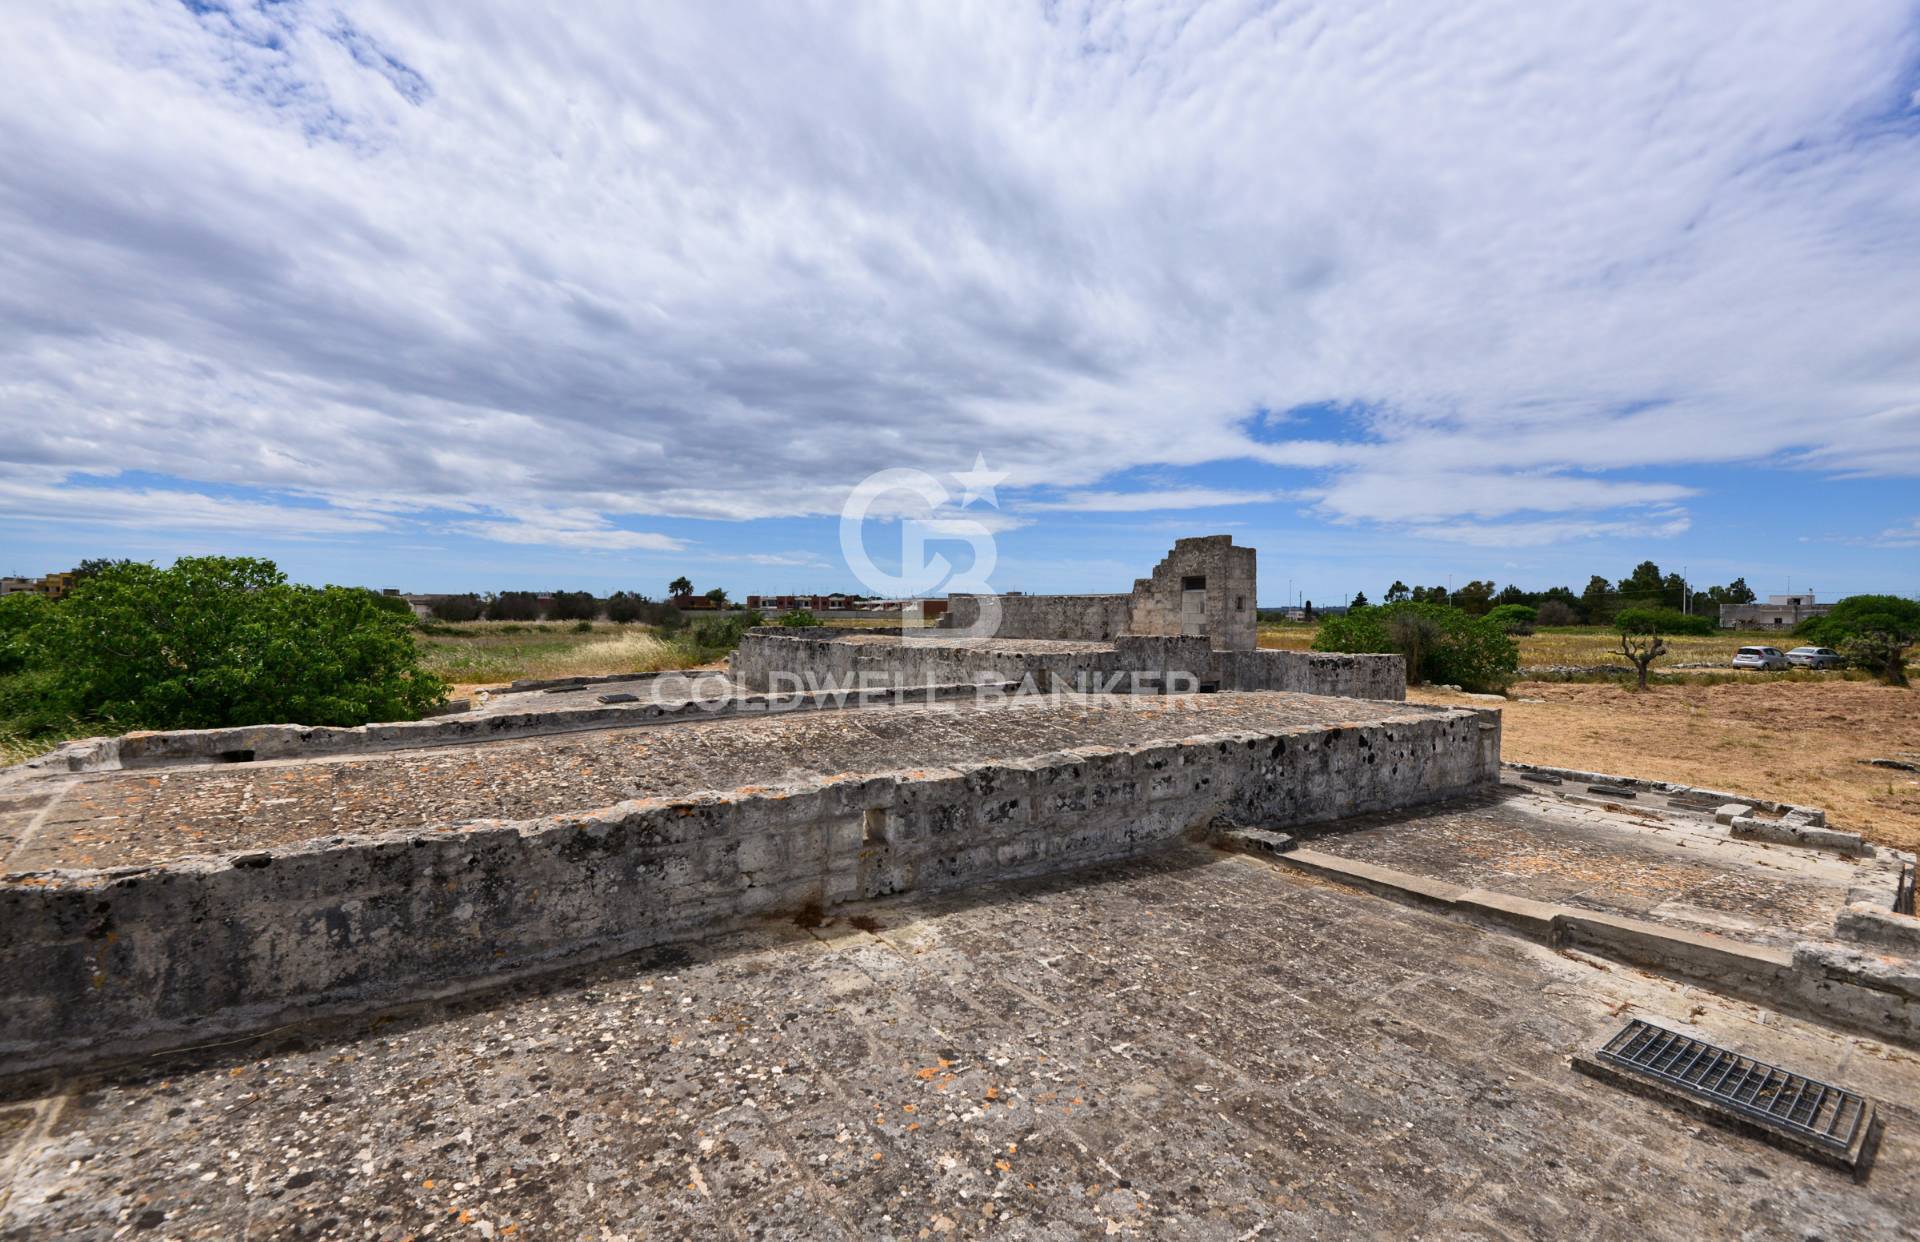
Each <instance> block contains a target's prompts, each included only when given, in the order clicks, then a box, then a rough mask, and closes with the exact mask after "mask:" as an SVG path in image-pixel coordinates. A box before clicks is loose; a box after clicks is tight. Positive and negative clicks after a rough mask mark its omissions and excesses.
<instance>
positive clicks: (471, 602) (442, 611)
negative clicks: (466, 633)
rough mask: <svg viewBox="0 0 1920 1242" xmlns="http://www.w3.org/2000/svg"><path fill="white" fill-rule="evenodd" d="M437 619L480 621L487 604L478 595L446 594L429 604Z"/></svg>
mask: <svg viewBox="0 0 1920 1242" xmlns="http://www.w3.org/2000/svg"><path fill="white" fill-rule="evenodd" d="M427 611H428V612H430V613H432V614H433V619H434V620H435V621H478V620H479V619H480V614H481V613H483V612H485V611H486V605H485V604H484V603H482V602H481V600H480V597H479V596H478V595H444V596H441V597H440V598H439V599H436V600H434V601H433V603H431V604H429V605H428V606H427Z"/></svg>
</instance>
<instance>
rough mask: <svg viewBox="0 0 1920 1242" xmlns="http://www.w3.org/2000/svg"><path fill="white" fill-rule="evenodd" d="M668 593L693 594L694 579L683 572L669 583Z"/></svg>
mask: <svg viewBox="0 0 1920 1242" xmlns="http://www.w3.org/2000/svg"><path fill="white" fill-rule="evenodd" d="M667 594H668V595H691V594H693V582H692V580H691V579H689V578H688V577H687V576H686V575H685V574H681V575H680V576H679V577H678V578H675V579H674V580H673V581H672V582H669V583H667Z"/></svg>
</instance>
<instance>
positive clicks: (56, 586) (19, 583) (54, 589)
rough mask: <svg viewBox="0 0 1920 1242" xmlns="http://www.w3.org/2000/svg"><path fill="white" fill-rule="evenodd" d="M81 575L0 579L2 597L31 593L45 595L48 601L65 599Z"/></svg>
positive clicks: (66, 574)
mask: <svg viewBox="0 0 1920 1242" xmlns="http://www.w3.org/2000/svg"><path fill="white" fill-rule="evenodd" d="M79 580H80V575H79V574H78V573H77V572H76V571H73V570H68V571H67V572H66V573H63V574H48V575H47V576H46V577H44V578H0V595H22V594H27V593H29V592H31V593H32V594H34V595H44V596H46V597H47V598H48V599H64V598H66V594H67V592H68V591H71V590H73V584H74V583H76V582H78V581H79Z"/></svg>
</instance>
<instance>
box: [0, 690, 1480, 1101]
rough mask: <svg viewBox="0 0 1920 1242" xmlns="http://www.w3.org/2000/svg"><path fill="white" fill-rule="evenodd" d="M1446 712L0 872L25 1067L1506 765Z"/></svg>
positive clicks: (1445, 788)
mask: <svg viewBox="0 0 1920 1242" xmlns="http://www.w3.org/2000/svg"><path fill="white" fill-rule="evenodd" d="M1489 715H1491V714H1483V713H1478V712H1474V711H1467V710H1444V709H1432V710H1430V711H1429V712H1426V713H1424V714H1422V715H1421V716H1419V717H1418V718H1414V719H1401V720H1395V721H1391V722H1385V723H1376V724H1367V725H1354V726H1343V727H1331V728H1329V727H1325V726H1287V727H1284V728H1275V729H1273V730H1271V731H1244V732H1232V733H1212V734H1204V735H1200V736H1195V737H1189V738H1185V739H1181V740H1178V741H1167V742H1156V743H1151V744H1145V745H1140V746H1135V747H1132V748H1111V747H1101V748H1085V749H1077V750H1068V751H1063V752H1057V753H1051V754H1045V755H1038V756H1033V757H1031V758H1026V759H1021V760H1018V761H1010V762H1004V763H993V764H979V765H969V766H966V767H955V768H949V769H935V770H931V771H914V772H895V773H887V774H882V775H862V776H848V777H845V778H839V779H829V780H825V781H818V782H812V783H805V784H797V785H792V786H783V787H750V788H743V789H739V790H735V791H732V792H727V793H712V794H702V795H697V796H689V797H684V798H676V799H671V800H667V799H652V800H644V801H635V802H626V803H621V804H618V805H615V806H610V807H607V808H605V809H603V810H599V811H594V812H591V813H587V814H575V815H563V816H557V817H551V818H544V819H535V820H528V821H515V822H505V821H478V822H469V823H462V824H455V825H449V826H448V827H446V828H444V829H438V830H425V831H421V830H415V831H409V832H406V833H397V834H390V835H384V836H361V837H336V838H331V839H326V840H320V841H312V842H307V843H304V844H301V845H298V846H293V847H287V848H278V849H273V850H267V851H259V852H254V853H243V854H232V855H224V856H219V857H205V858H198V859H189V860H184V861H181V862H176V863H171V864H167V865H161V866H154V867H138V868H125V869H118V870H111V871H93V872H79V871H56V872H43V873H37V874H28V875H17V876H12V877H9V878H8V879H7V880H6V881H4V882H0V1065H4V1066H6V1067H7V1069H8V1070H9V1071H11V1072H16V1073H17V1072H24V1071H29V1070H33V1069H37V1068H42V1067H48V1066H54V1065H61V1064H77V1063H84V1062H86V1061H89V1060H96V1059H101V1058H105V1057H110V1056H118V1055H127V1054H133V1053H139V1052H144V1051H150V1050H156V1049H161V1048H166V1047H172V1046H181V1045H184V1044H188V1043H193V1042H199V1041H203V1040H206V1039H208V1038H214V1037H219V1036H221V1035H223V1034H231V1033H236V1032H244V1031H247V1030H253V1029H259V1028H262V1027H264V1026H268V1025H272V1024H275V1023H279V1022H284V1021H289V1020H294V1019H297V1018H299V1017H302V1016H309V1015H314V1014H319V1013H323V1012H339V1011H346V1010H354V1009H367V1008H377V1007H379V1006H381V1005H390V1004H396V1003H402V1002H406V1001H411V1000H417V999H420V998H423V997H429V996H435V995H446V994H450V993H452V992H457V991H460V990H463V989H467V988H474V987H481V986H486V985H487V984H488V983H490V982H494V981H497V980H499V979H500V978H501V977H503V976H511V975H512V974H513V973H514V972H523V971H527V970H532V969H540V968H547V967H551V966H553V965H556V964H561V963H569V962H577V961H583V960H590V959H593V958H598V957H605V956H609V955H613V954H618V953H622V952H626V951H630V950H633V949H638V948H642V947H645V946H649V945H654V944H658V943H661V942H665V941H671V940H674V939H679V938H686V937H691V936H698V935H701V934H703V933H708V932H712V931H718V930H726V929H730V928H734V927H738V926H740V925H741V924H743V923H744V922H745V921H747V920H749V919H752V918H755V917H760V916H766V915H770V914H783V913H795V914H798V913H802V912H805V911H810V910H811V911H818V910H821V909H824V908H827V907H831V906H833V905H836V904H838V903H842V902H847V901H853V900H857V899H861V898H868V897H876V896H880V895H883V894H890V893H905V892H930V891H936V890H941V889H948V888H954V887H958V886H962V885H972V884H980V883H983V882H987V881H996V880H1002V879H1008V878H1012V877H1020V876H1030V875H1037V874H1042V873H1050V872H1059V871H1064V870H1068V869H1072V868H1079V867H1084V866H1089V865H1092V864H1097V863H1102V862H1107V861H1110V860H1114V859H1119V858H1124V857H1127V856H1130V855H1134V854H1139V853H1141V852H1144V851H1148V850H1152V849H1156V848H1159V847H1161V846H1163V845H1165V844H1167V843H1168V842H1170V841H1172V840H1175V839H1177V838H1179V837H1181V836H1182V835H1183V834H1187V833H1190V832H1195V831H1199V830H1201V829H1203V828H1204V827H1205V826H1206V825H1207V824H1209V823H1211V822H1212V820H1213V819H1214V818H1215V817H1216V816H1225V817H1227V818H1230V819H1233V820H1236V821H1239V822H1246V823H1259V824H1267V825H1277V826H1285V825H1289V824H1303V823H1311V822H1317V821H1324V820H1330V819H1335V818H1339V817H1342V816H1347V815H1355V814H1362V813H1367V812H1374V811H1383V810H1391V809H1395V808H1399V807H1405V806H1411V805H1416V804H1419V803H1424V802H1429V801H1433V800H1437V799H1442V798H1447V797H1452V796H1457V795H1459V794H1462V793H1466V792H1469V791H1471V790H1477V789H1482V788H1485V787H1486V786H1488V785H1489V784H1491V783H1492V782H1494V781H1496V780H1497V779H1498V771H1499V751H1498V724H1497V717H1494V718H1493V719H1492V720H1491V721H1490V720H1489V718H1488V717H1489Z"/></svg>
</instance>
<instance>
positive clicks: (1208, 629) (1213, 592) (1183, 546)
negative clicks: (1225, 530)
mask: <svg viewBox="0 0 1920 1242" xmlns="http://www.w3.org/2000/svg"><path fill="white" fill-rule="evenodd" d="M1255 578H1256V573H1255V553H1254V550H1253V549H1252V548H1236V547H1234V546H1233V536H1231V535H1202V536H1200V537H1198V538H1194V539H1181V540H1178V541H1176V542H1175V543H1174V545H1173V551H1171V552H1169V553H1167V555H1166V558H1165V559H1164V560H1162V561H1161V562H1160V563H1159V564H1158V565H1156V566H1154V569H1153V574H1152V576H1150V577H1146V578H1141V579H1139V580H1137V581H1136V582H1135V583H1134V584H1133V595H1132V600H1131V607H1130V609H1129V619H1128V622H1127V629H1128V632H1129V633H1133V634H1187V635H1195V634H1198V635H1204V636H1205V637H1206V638H1207V639H1208V641H1210V642H1211V643H1212V644H1213V646H1214V647H1215V648H1216V649H1218V650H1221V651H1252V650H1253V649H1254V646H1255V645H1256V640H1257V636H1258V625H1257V620H1256V615H1255V611H1254V610H1255V604H1256V599H1255V593H1256V583H1255Z"/></svg>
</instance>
